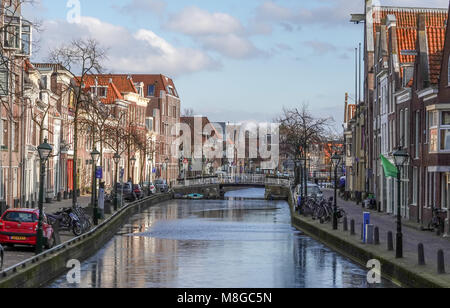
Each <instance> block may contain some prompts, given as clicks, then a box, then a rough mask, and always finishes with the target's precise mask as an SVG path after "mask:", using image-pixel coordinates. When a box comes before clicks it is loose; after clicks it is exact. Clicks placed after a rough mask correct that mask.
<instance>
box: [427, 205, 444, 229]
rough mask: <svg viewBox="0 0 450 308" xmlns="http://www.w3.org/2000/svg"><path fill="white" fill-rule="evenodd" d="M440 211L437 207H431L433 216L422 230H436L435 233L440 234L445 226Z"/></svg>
mask: <svg viewBox="0 0 450 308" xmlns="http://www.w3.org/2000/svg"><path fill="white" fill-rule="evenodd" d="M441 213H443V211H441V210H440V209H438V208H435V209H433V218H431V221H430V223H429V224H428V227H427V228H422V231H431V232H436V234H437V235H440V234H441V233H442V232H443V231H444V228H445V221H444V219H442V217H441V215H440V214H441Z"/></svg>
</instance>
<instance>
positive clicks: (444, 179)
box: [441, 173, 448, 209]
mask: <svg viewBox="0 0 450 308" xmlns="http://www.w3.org/2000/svg"><path fill="white" fill-rule="evenodd" d="M441 206H442V208H443V209H447V208H448V176H447V174H446V173H441Z"/></svg>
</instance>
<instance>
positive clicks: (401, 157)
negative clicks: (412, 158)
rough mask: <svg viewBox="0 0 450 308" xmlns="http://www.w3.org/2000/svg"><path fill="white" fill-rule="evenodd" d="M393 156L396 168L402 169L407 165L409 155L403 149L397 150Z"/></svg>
mask: <svg viewBox="0 0 450 308" xmlns="http://www.w3.org/2000/svg"><path fill="white" fill-rule="evenodd" d="M393 156H394V163H395V165H396V166H400V167H403V166H404V165H406V164H407V163H408V159H409V155H408V153H407V152H406V151H405V150H403V149H398V150H397V151H395V152H394V153H393Z"/></svg>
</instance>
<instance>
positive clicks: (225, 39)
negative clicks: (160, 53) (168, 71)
mask: <svg viewBox="0 0 450 308" xmlns="http://www.w3.org/2000/svg"><path fill="white" fill-rule="evenodd" d="M165 28H166V29H168V30H171V31H175V32H178V33H182V34H184V35H187V36H190V37H191V38H192V39H193V40H194V41H196V42H197V43H199V44H201V45H202V46H203V47H204V48H205V49H207V50H212V51H215V52H217V53H220V54H222V55H224V56H226V57H230V58H235V59H243V58H251V57H257V56H260V55H263V54H265V53H264V52H263V51H261V50H259V49H258V48H257V47H256V46H255V45H254V44H253V42H252V41H251V40H250V39H249V37H247V35H246V29H245V28H244V26H243V25H242V24H241V22H240V21H239V20H238V19H236V18H234V17H233V16H230V15H228V14H225V13H210V12H208V11H205V10H203V9H200V8H198V7H187V8H185V9H183V10H182V11H181V12H179V13H177V14H174V15H172V16H170V17H169V21H168V22H167V23H166V24H165Z"/></svg>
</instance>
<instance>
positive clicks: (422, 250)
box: [418, 243, 425, 265]
mask: <svg viewBox="0 0 450 308" xmlns="http://www.w3.org/2000/svg"><path fill="white" fill-rule="evenodd" d="M418 257H419V265H425V248H424V247H423V244H422V243H420V244H419V245H418Z"/></svg>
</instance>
